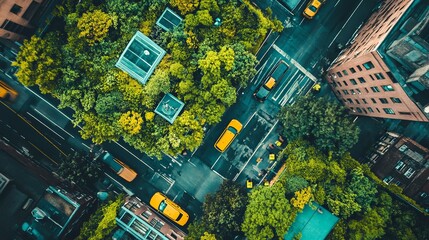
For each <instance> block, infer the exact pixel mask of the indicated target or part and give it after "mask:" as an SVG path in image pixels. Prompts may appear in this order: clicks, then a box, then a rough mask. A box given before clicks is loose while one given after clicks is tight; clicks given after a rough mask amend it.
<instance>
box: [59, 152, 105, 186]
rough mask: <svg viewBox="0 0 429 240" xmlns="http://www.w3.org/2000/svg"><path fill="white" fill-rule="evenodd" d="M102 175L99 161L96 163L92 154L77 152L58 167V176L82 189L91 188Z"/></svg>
mask: <svg viewBox="0 0 429 240" xmlns="http://www.w3.org/2000/svg"><path fill="white" fill-rule="evenodd" d="M101 174H102V173H101V170H100V163H99V161H94V159H93V156H92V155H90V154H81V153H79V152H75V153H74V154H71V155H69V156H67V157H65V159H63V161H62V162H61V163H60V165H59V166H58V175H60V176H61V177H62V178H64V179H66V180H67V181H70V182H72V183H74V184H76V186H78V187H82V188H85V187H89V188H90V187H91V186H90V185H91V184H93V183H95V182H96V181H97V180H98V178H99V177H100V176H101Z"/></svg>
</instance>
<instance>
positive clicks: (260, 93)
mask: <svg viewBox="0 0 429 240" xmlns="http://www.w3.org/2000/svg"><path fill="white" fill-rule="evenodd" d="M288 69H289V66H288V65H287V64H286V63H285V62H284V61H279V62H278V63H277V64H276V65H275V66H274V68H273V69H272V70H271V72H270V73H269V74H268V77H267V78H266V79H265V81H264V82H263V83H262V84H261V85H259V87H258V88H256V90H255V92H254V93H253V96H254V97H255V98H256V100H258V101H260V102H263V101H265V100H266V99H267V97H268V95H269V94H270V92H271V90H273V89H274V87H275V86H276V85H277V83H278V82H279V81H280V80H281V79H282V78H283V76H284V75H285V73H286V71H287V70H288Z"/></svg>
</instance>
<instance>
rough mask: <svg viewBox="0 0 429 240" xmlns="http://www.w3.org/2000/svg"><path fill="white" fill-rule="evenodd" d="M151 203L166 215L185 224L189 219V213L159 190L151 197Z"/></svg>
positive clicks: (182, 224) (181, 224)
mask: <svg viewBox="0 0 429 240" xmlns="http://www.w3.org/2000/svg"><path fill="white" fill-rule="evenodd" d="M149 204H150V205H151V206H152V207H153V208H155V209H156V210H157V211H158V212H160V213H162V214H164V216H166V217H168V218H169V219H171V220H173V221H174V222H175V223H177V224H179V225H180V226H184V225H185V224H186V223H187V222H188V220H189V214H188V213H186V212H185V211H184V210H183V209H182V208H181V207H180V206H179V205H177V204H176V203H174V202H173V201H171V200H170V199H168V198H167V197H166V196H165V195H164V194H162V193H160V192H157V193H155V194H154V195H153V196H152V198H151V199H150V202H149Z"/></svg>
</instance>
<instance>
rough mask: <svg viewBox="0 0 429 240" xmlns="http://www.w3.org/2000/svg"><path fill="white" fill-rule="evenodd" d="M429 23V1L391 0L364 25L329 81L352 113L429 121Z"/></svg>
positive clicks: (339, 61)
mask: <svg viewBox="0 0 429 240" xmlns="http://www.w3.org/2000/svg"><path fill="white" fill-rule="evenodd" d="M428 22H429V6H428V5H427V1H426V3H425V1H419V0H389V1H384V2H383V4H382V6H381V8H380V9H379V10H377V12H375V13H374V14H373V15H372V16H371V17H370V18H369V20H368V21H367V22H366V23H365V24H364V25H363V26H362V29H360V30H359V32H358V33H357V35H356V36H355V38H354V39H353V40H352V41H351V44H350V46H348V47H347V48H345V49H344V50H343V51H342V52H341V53H340V55H339V56H338V57H337V59H336V60H335V61H334V62H333V63H332V65H331V67H330V68H329V69H328V71H327V74H326V76H325V77H326V80H327V81H328V83H329V84H330V86H331V88H332V90H333V91H334V93H335V95H336V96H337V98H338V99H339V100H340V101H341V102H343V104H344V105H345V106H346V107H347V108H348V109H349V110H350V113H351V114H354V115H361V116H370V117H379V118H390V119H402V120H411V121H421V122H428V121H429V114H428V113H429V111H428V110H429V107H428V106H429V81H428V79H429V71H428V70H429V44H428V42H429V24H428ZM425 110H426V111H425Z"/></svg>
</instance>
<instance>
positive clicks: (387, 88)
mask: <svg viewBox="0 0 429 240" xmlns="http://www.w3.org/2000/svg"><path fill="white" fill-rule="evenodd" d="M381 88H383V90H384V91H385V92H392V91H395V89H393V87H392V86H391V85H383V86H381Z"/></svg>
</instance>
